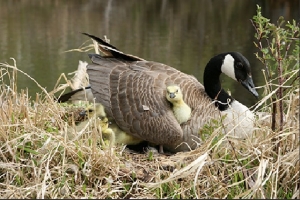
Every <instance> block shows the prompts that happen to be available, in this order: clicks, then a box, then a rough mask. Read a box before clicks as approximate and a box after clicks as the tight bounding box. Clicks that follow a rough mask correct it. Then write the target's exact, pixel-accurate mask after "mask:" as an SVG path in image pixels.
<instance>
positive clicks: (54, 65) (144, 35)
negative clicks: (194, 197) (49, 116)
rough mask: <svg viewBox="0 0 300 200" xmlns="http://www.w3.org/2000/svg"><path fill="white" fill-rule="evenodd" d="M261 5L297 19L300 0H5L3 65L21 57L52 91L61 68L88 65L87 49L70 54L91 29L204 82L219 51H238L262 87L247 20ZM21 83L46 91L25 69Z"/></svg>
mask: <svg viewBox="0 0 300 200" xmlns="http://www.w3.org/2000/svg"><path fill="white" fill-rule="evenodd" d="M256 4H259V5H260V6H262V11H263V15H264V16H265V17H268V18H270V19H271V22H275V21H276V20H277V19H278V17H279V16H281V15H282V16H284V17H285V19H286V20H291V19H296V20H297V21H299V15H300V14H299V13H300V12H299V11H300V7H299V1H298V0H261V1H259V0H251V1H250V0H247V1H241V0H142V1H140V0H101V1H96V0H89V1H88V0H87V1H83V0H73V1H59V0H51V1H50V0H49V1H40V0H1V1H0V62H1V63H4V62H8V63H10V64H12V63H13V62H12V61H11V60H10V57H13V58H15V59H16V61H17V67H18V68H19V69H21V70H23V71H25V72H26V73H28V74H29V75H30V76H31V77H33V78H34V79H35V80H37V81H38V83H39V84H40V85H42V86H43V87H45V88H46V90H47V91H51V90H52V89H53V88H54V85H55V83H56V81H57V79H58V77H59V75H60V74H61V73H65V74H68V73H69V72H73V71H75V70H76V69H77V65H78V61H79V60H83V61H87V62H90V60H89V58H88V56H87V53H82V52H69V53H65V52H64V51H67V50H70V49H76V48H79V47H80V46H81V45H82V44H83V43H84V42H91V41H90V40H89V39H88V38H87V37H86V36H84V35H82V34H81V32H87V33H90V34H94V35H96V36H99V37H103V36H104V35H106V36H107V37H108V38H110V41H111V44H113V45H114V46H116V47H118V48H119V49H120V50H122V51H124V52H126V53H130V54H133V55H137V56H139V57H142V58H144V59H147V60H153V61H158V62H162V63H165V64H168V65H170V66H173V67H175V68H177V69H179V70H181V71H183V72H185V73H188V74H193V75H194V76H195V77H197V79H198V80H199V81H200V82H202V80H203V77H202V76H203V71H204V67H205V65H206V63H207V62H208V60H209V59H210V58H211V57H212V56H213V55H215V54H217V53H221V52H227V51H239V52H241V53H242V54H244V55H245V56H246V57H247V58H248V60H249V61H250V63H251V65H252V71H253V79H254V82H255V84H256V86H259V85H262V84H263V76H262V72H261V69H262V65H261V63H260V62H259V61H258V60H257V59H256V58H255V55H254V53H255V52H257V49H256V48H255V47H254V45H253V41H254V28H253V27H252V25H251V23H250V20H249V19H251V18H252V17H253V15H255V14H256ZM91 52H92V51H91ZM221 78H222V82H223V87H224V88H225V89H226V90H228V89H229V90H230V91H231V93H232V95H233V97H234V98H236V99H237V100H239V101H241V102H243V103H244V104H246V105H248V106H250V105H253V104H254V103H255V101H256V100H255V98H254V97H253V96H252V95H251V94H250V93H248V92H247V91H246V90H245V89H244V88H243V87H241V86H240V85H239V84H238V83H234V82H233V81H230V80H229V79H228V78H227V77H225V76H222V77H221ZM18 88H19V89H25V88H28V92H29V94H30V95H35V93H41V89H39V88H38V87H37V85H36V84H35V83H34V82H33V81H32V80H30V79H29V78H27V77H25V76H24V75H21V74H20V75H18ZM261 92H262V91H260V90H259V93H261Z"/></svg>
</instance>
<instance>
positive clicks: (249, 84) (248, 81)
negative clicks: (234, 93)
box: [240, 75, 258, 98]
mask: <svg viewBox="0 0 300 200" xmlns="http://www.w3.org/2000/svg"><path fill="white" fill-rule="evenodd" d="M240 83H241V84H242V85H243V86H244V87H245V88H246V89H247V90H248V91H249V92H251V93H252V94H253V95H254V96H255V97H256V98H258V93H257V92H256V90H255V85H254V83H253V80H252V77H251V76H250V75H248V76H247V78H246V80H244V81H242V80H241V81H240Z"/></svg>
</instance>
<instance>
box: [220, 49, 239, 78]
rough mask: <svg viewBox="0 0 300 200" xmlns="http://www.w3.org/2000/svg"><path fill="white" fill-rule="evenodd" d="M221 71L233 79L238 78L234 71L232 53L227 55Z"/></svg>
mask: <svg viewBox="0 0 300 200" xmlns="http://www.w3.org/2000/svg"><path fill="white" fill-rule="evenodd" d="M221 71H222V72H223V73H224V74H226V75H227V76H229V77H230V78H232V79H233V80H236V78H235V73H234V58H233V57H232V56H231V55H230V54H228V55H226V56H225V58H224V62H223V65H222V67H221Z"/></svg>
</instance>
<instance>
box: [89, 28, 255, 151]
mask: <svg viewBox="0 0 300 200" xmlns="http://www.w3.org/2000/svg"><path fill="white" fill-rule="evenodd" d="M84 34H85V35H87V36H89V37H91V38H92V39H94V40H96V41H97V43H98V47H99V50H100V51H101V52H102V54H103V55H98V54H89V57H90V59H91V61H92V64H89V65H88V66H87V73H88V75H89V82H90V85H91V91H92V93H93V96H94V97H95V101H96V102H97V103H101V104H102V105H103V106H104V108H105V112H106V114H107V116H108V117H109V118H110V120H114V121H115V123H116V124H117V125H118V126H119V127H120V128H121V129H122V130H123V131H125V132H126V133H128V134H130V135H132V136H134V137H136V138H140V139H142V140H145V141H149V142H151V143H154V144H156V145H160V146H163V147H164V148H165V149H167V150H169V151H171V152H178V151H187V150H190V149H195V148H196V147H197V146H198V144H200V142H201V140H200V137H199V132H200V130H201V128H202V127H203V126H204V125H205V124H206V123H209V122H210V121H211V119H221V118H222V116H223V115H226V117H225V119H224V120H223V123H224V125H225V126H224V127H225V130H224V133H227V134H230V135H232V136H236V137H238V138H245V137H249V136H251V134H252V132H253V120H254V115H253V113H252V112H251V111H250V110H249V109H248V108H247V107H246V106H244V105H243V104H241V103H239V102H238V101H236V100H235V99H234V98H232V97H231V96H230V95H229V94H228V93H226V92H225V91H224V90H223V89H222V87H221V83H220V81H219V76H220V74H221V73H222V72H223V73H225V74H226V75H228V76H229V77H231V78H232V79H234V80H236V81H238V82H240V83H241V84H242V85H243V86H244V87H245V88H246V89H247V90H248V91H249V92H251V93H252V94H253V95H254V96H256V97H258V94H257V92H256V90H255V86H254V84H253V80H252V77H251V69H250V64H249V62H248V60H247V59H246V58H245V57H244V56H243V55H242V54H240V53H238V52H228V53H221V54H218V55H216V56H214V57H212V58H211V59H210V61H209V62H208V63H207V65H206V68H205V71H204V86H203V85H202V84H201V83H200V82H198V80H197V79H196V78H195V77H194V76H191V75H188V74H185V73H183V72H181V71H179V70H177V69H175V68H173V67H170V66H168V65H165V64H162V63H158V62H153V61H147V60H144V59H142V58H139V57H137V56H133V55H130V54H125V53H123V52H121V51H120V50H118V49H117V48H116V47H114V46H112V45H110V44H108V43H106V42H104V41H103V40H101V39H100V38H98V37H96V36H93V35H89V34H87V33H84ZM172 84H173V85H178V86H179V87H180V88H181V89H182V92H183V97H184V98H183V100H184V102H185V103H186V104H187V105H188V106H189V107H190V108H191V110H192V113H191V117H190V120H188V121H187V122H186V123H183V124H181V125H180V124H179V123H178V121H177V120H176V118H175V116H174V114H173V111H172V107H171V104H170V102H168V100H167V99H166V96H165V94H166V87H167V86H168V85H172Z"/></svg>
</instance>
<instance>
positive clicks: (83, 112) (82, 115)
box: [79, 110, 87, 117]
mask: <svg viewBox="0 0 300 200" xmlns="http://www.w3.org/2000/svg"><path fill="white" fill-rule="evenodd" d="M79 116H81V117H85V116H87V113H86V110H83V111H81V112H80V113H79Z"/></svg>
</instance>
